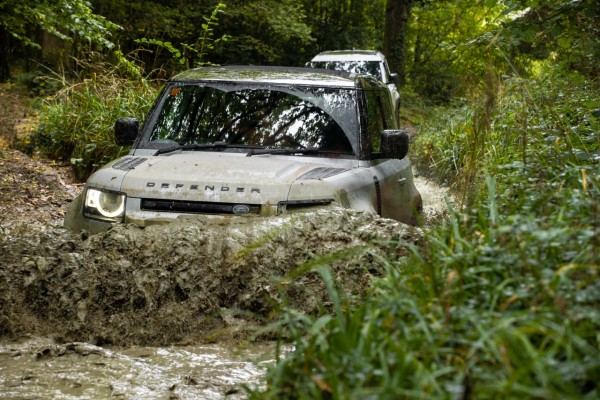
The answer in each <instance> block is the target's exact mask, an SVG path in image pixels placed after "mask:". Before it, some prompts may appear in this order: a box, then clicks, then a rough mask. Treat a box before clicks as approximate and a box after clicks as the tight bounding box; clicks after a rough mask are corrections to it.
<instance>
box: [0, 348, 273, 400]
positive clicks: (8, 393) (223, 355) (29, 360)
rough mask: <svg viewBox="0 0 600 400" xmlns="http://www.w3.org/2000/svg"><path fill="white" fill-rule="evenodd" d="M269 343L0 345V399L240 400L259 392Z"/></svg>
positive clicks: (268, 359) (269, 356) (270, 352)
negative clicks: (228, 345)
mask: <svg viewBox="0 0 600 400" xmlns="http://www.w3.org/2000/svg"><path fill="white" fill-rule="evenodd" d="M272 357H273V349H272V346H271V345H268V344H253V345H252V346H251V347H250V348H245V349H241V350H240V349H238V350H236V351H231V350H227V349H225V348H224V347H222V346H218V345H203V346H184V347H136V346H133V347H125V348H119V347H111V348H103V347H98V346H94V345H91V344H87V343H77V342H75V343H68V344H62V345H59V344H56V343H55V342H53V341H51V340H49V339H35V340H27V341H20V342H18V343H11V344H6V343H5V344H3V345H0V398H2V399H9V398H12V399H17V398H18V399H24V398H27V399H49V398H53V399H105V398H125V399H221V398H228V399H239V398H244V397H245V396H246V393H247V392H246V391H245V389H244V387H245V386H247V387H250V388H253V387H256V386H260V384H261V378H262V376H263V375H264V371H265V368H266V365H267V364H268V363H270V362H271V361H270V360H271V358H272Z"/></svg>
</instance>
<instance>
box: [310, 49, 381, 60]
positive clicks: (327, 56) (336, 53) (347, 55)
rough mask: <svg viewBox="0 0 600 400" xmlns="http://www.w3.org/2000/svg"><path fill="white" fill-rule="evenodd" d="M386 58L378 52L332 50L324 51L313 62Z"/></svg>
mask: <svg viewBox="0 0 600 400" xmlns="http://www.w3.org/2000/svg"><path fill="white" fill-rule="evenodd" d="M383 60H385V56H384V55H383V54H382V53H381V52H379V51H377V50H331V51H324V52H321V53H319V54H317V55H316V56H314V57H313V58H312V60H311V61H383Z"/></svg>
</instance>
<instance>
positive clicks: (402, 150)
mask: <svg viewBox="0 0 600 400" xmlns="http://www.w3.org/2000/svg"><path fill="white" fill-rule="evenodd" d="M408 142H409V137H408V133H406V131H404V130H399V129H385V130H384V131H383V132H382V134H381V153H382V155H383V157H384V158H397V159H399V160H401V159H403V158H404V157H406V155H407V154H408Z"/></svg>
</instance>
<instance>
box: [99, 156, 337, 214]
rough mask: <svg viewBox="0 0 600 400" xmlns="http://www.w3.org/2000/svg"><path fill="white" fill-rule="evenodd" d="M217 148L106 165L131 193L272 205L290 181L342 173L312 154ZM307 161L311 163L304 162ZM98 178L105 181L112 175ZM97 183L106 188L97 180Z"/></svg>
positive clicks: (283, 197)
mask: <svg viewBox="0 0 600 400" xmlns="http://www.w3.org/2000/svg"><path fill="white" fill-rule="evenodd" d="M298 159H299V157H288V156H272V155H259V156H252V157H246V156H245V154H238V153H221V152H182V153H175V154H169V155H160V156H147V157H138V156H127V157H123V158H121V159H119V160H116V161H115V162H114V163H111V165H109V166H108V168H109V169H110V170H112V171H111V172H114V173H115V175H116V174H119V173H123V175H122V176H123V178H122V181H121V184H120V188H119V189H118V190H120V191H123V192H125V193H127V195H128V196H130V197H140V198H152V199H158V198H160V199H173V200H189V201H205V202H223V203H237V202H244V203H253V204H267V203H271V204H276V203H277V202H280V201H284V200H287V199H288V196H289V192H290V187H291V186H292V184H294V182H295V181H298V180H300V181H302V180H308V181H319V180H320V179H321V178H326V177H330V176H332V175H335V174H337V173H342V172H345V171H346V170H347V169H348V167H349V164H348V163H349V161H348V160H340V164H341V165H340V167H337V166H336V167H332V166H331V164H330V165H326V164H322V163H319V162H318V159H316V158H310V157H303V159H305V160H307V161H306V162H303V161H299V160H298ZM309 160H310V161H309ZM107 172H109V171H105V172H104V173H103V174H102V176H104V177H105V178H104V179H109V177H110V175H111V173H107ZM98 186H105V185H103V184H101V183H98ZM322 190H323V193H319V192H318V191H317V192H315V193H313V196H315V198H323V197H331V195H332V193H327V191H329V192H331V188H329V189H328V188H326V187H323V189H322Z"/></svg>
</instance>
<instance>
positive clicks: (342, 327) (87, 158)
mask: <svg viewBox="0 0 600 400" xmlns="http://www.w3.org/2000/svg"><path fill="white" fill-rule="evenodd" d="M64 2H65V4H79V5H80V6H81V4H82V3H83V2H82V1H80V0H64ZM398 2H399V3H402V5H404V6H406V8H405V9H407V10H410V15H409V16H408V25H407V28H406V31H405V33H404V34H405V37H404V38H403V39H402V40H401V41H400V42H399V43H404V46H405V47H404V48H402V49H396V50H399V53H398V54H401V55H403V63H404V66H403V68H404V69H405V78H406V83H405V85H404V86H403V87H402V93H403V110H402V113H403V115H402V117H403V118H404V120H405V122H406V123H407V124H408V123H410V124H413V125H414V126H415V127H416V128H417V132H418V135H417V138H416V139H415V141H414V142H413V146H412V159H413V161H414V162H415V163H416V164H417V166H418V168H419V170H420V172H421V173H424V174H427V175H429V176H431V177H432V178H434V179H436V180H437V181H438V182H443V183H446V184H448V185H449V186H451V187H452V191H453V194H454V196H455V199H456V201H454V202H453V203H452V209H453V212H452V215H451V217H450V218H449V220H448V221H440V223H439V224H438V225H437V226H434V227H432V228H427V231H426V236H427V240H426V245H425V246H424V247H422V248H415V249H414V252H413V254H412V256H411V257H409V258H407V259H389V260H387V264H388V271H387V274H386V275H385V276H382V277H381V279H380V280H378V281H377V282H376V283H375V285H374V286H373V288H372V290H371V291H370V292H369V296H368V297H367V298H366V299H364V300H363V301H362V302H356V301H355V300H356V299H350V298H347V297H346V295H345V294H344V293H342V292H340V291H339V290H338V289H337V288H336V282H335V280H334V279H333V278H332V277H331V276H330V275H329V273H328V270H327V266H326V263H324V265H321V266H319V267H317V268H316V271H318V272H319V273H320V274H321V276H322V278H323V279H324V280H325V282H326V283H327V284H328V286H329V288H330V296H331V303H332V305H333V307H332V309H333V313H332V312H331V310H330V309H328V310H323V312H322V313H321V314H319V315H304V314H301V313H299V312H297V311H296V310H293V309H289V308H286V306H285V305H282V312H281V314H280V315H279V316H277V318H276V322H275V323H274V324H273V325H272V326H270V327H269V329H271V330H272V331H274V332H276V333H277V334H279V335H280V337H281V340H282V344H292V345H293V350H292V351H291V352H288V353H285V355H284V354H282V355H281V359H280V360H279V362H278V363H277V364H276V365H275V366H274V367H273V368H272V369H271V371H270V372H269V374H268V386H267V388H266V389H264V390H262V391H257V392H253V393H251V397H252V398H257V399H258V398H277V399H279V398H336V399H346V398H360V399H362V398H373V399H380V398H390V399H396V398H463V399H470V398H478V399H479V398H507V399H509V398H510V399H512V398H536V399H554V398H581V399H592V398H598V397H600V388H599V387H598V382H600V343H599V341H600V339H599V336H598V331H599V330H600V280H599V279H598V278H599V277H598V273H599V271H598V255H599V245H600V243H599V237H600V228H599V224H600V213H599V204H600V202H599V199H600V186H599V176H600V67H599V66H600V39H599V38H600V15H599V12H600V11H599V10H598V3H597V1H594V0H580V1H567V0H545V1H539V0H506V1H488V0H485V1H484V0H481V1H467V0H456V1H431V0H420V1H411V0H406V1H400V0H388V1H387V2H386V1H383V0H378V1H374V2H357V1H347V0H346V1H342V0H330V1H318V2H315V1H309V0H284V1H275V0H272V1H271V0H269V1H230V2H227V6H226V7H222V6H219V7H217V6H218V3H216V2H209V1H197V2H188V1H180V2H177V5H176V6H171V5H169V3H170V2H167V1H159V0H145V1H140V2H126V1H123V0H96V1H94V6H95V8H94V10H96V12H98V13H99V15H102V16H103V17H102V18H98V19H95V18H91V19H88V20H89V21H96V22H94V23H93V24H92V22H90V24H92V25H93V26H100V25H101V27H102V29H95V30H91V31H88V32H87V33H86V32H83V33H76V35H77V38H81V37H84V38H88V39H87V40H86V41H83V42H85V43H86V46H82V45H81V44H82V41H81V40H71V41H70V43H71V44H70V45H69V46H72V47H69V46H66V47H64V48H63V50H65V51H68V50H69V48H71V49H76V51H72V52H71V55H72V56H74V58H73V59H68V60H67V59H66V58H65V57H62V58H60V57H59V58H58V59H57V58H56V57H55V56H56V52H55V53H52V54H50V53H44V52H42V53H35V50H18V51H17V50H15V54H16V55H17V56H18V57H17V58H15V62H14V63H13V64H12V67H13V68H15V67H19V68H23V69H28V66H27V65H26V63H24V62H23V60H24V59H25V57H26V56H27V57H29V56H32V55H33V56H36V57H38V58H39V60H40V61H41V62H43V63H44V64H46V65H47V66H48V67H49V68H50V69H53V70H55V71H61V73H57V75H54V76H59V77H60V79H58V80H56V79H54V80H49V79H47V78H44V79H41V78H40V77H39V75H45V74H47V72H45V71H47V70H45V69H43V70H39V72H36V71H35V69H34V68H29V71H28V74H27V75H26V76H27V77H29V78H28V82H29V83H30V87H31V88H34V89H35V90H37V93H40V85H42V84H46V85H47V86H44V87H45V88H48V87H51V86H52V87H57V88H61V87H64V88H63V89H61V90H59V91H58V92H56V94H55V95H54V96H51V97H47V98H44V101H43V107H41V109H40V124H39V128H38V134H37V135H36V136H35V137H34V139H33V141H32V143H31V144H30V145H32V146H37V148H38V149H40V150H42V151H43V152H45V153H46V154H49V155H51V156H52V157H56V158H60V159H65V160H71V162H72V163H73V165H74V166H75V167H76V168H77V170H78V171H79V174H80V175H79V176H80V178H82V179H83V178H85V176H87V174H89V173H90V172H91V171H92V170H93V169H94V168H95V167H96V166H97V165H99V164H102V163H103V162H104V161H105V160H107V159H109V158H113V157H114V156H116V155H117V154H120V153H121V152H123V151H126V149H122V148H118V147H116V146H115V145H114V144H113V142H112V137H111V135H112V124H113V123H114V120H115V118H116V117H118V116H137V117H140V118H141V116H142V115H144V113H145V111H146V110H147V108H148V107H149V104H150V101H151V100H152V99H153V97H154V93H155V92H156V89H157V87H158V86H159V85H160V80H158V81H150V78H149V77H152V79H161V78H164V77H166V76H169V75H170V74H172V73H173V72H174V71H176V70H177V69H180V68H183V67H187V66H195V65H199V64H202V63H206V62H212V63H222V64H234V63H235V64H247V63H254V64H283V65H302V64H303V63H304V62H305V61H306V60H307V59H309V58H310V57H311V56H312V55H313V54H315V53H317V52H318V51H321V50H329V49H339V48H352V47H356V48H359V47H361V48H383V43H384V37H383V32H384V20H385V14H386V5H388V6H389V5H390V4H392V3H394V4H396V3H398ZM13 3H14V1H12V0H0V11H1V12H2V13H7V12H8V11H7V10H10V8H9V6H11V5H14V4H13ZM22 3H23V4H26V5H28V4H29V3H31V5H32V7H29V8H27V7H25V8H18V9H19V10H20V12H21V14H22V15H25V16H28V17H27V18H33V17H31V15H30V14H29V13H31V12H34V11H35V12H34V15H37V14H35V13H36V12H42V11H43V10H42V11H39V10H40V9H39V7H38V6H39V5H40V4H45V5H46V6H48V7H50V4H53V3H51V2H48V4H46V2H31V1H30V2H28V1H25V2H22ZM367 3H368V4H367ZM34 6H35V7H34ZM49 10H50V11H48V12H49V13H50V12H52V13H54V14H51V15H55V18H54V20H55V21H58V22H60V21H62V19H61V18H62V17H60V15H61V14H60V13H59V14H56V13H57V12H58V11H57V10H56V9H54V8H50V9H49ZM77 10H83V9H82V8H78V9H77ZM215 10H219V11H218V12H217V13H215ZM44 12H46V11H44ZM86 15H88V14H86ZM17 16H18V15H17ZM211 16H212V17H211ZM13 17H16V16H13ZM104 18H106V20H105V19H104ZM11 21H13V19H4V20H3V22H2V23H0V28H1V29H0V39H2V33H3V32H12V33H13V36H12V37H13V39H11V40H13V41H14V40H16V39H19V40H21V41H23V42H25V43H26V44H27V43H28V42H27V40H29V39H22V38H25V37H28V36H26V35H27V31H26V29H27V25H24V24H16V25H14V24H13V25H11ZM106 21H112V23H115V24H118V25H119V26H120V27H121V29H119V30H115V29H113V30H112V34H111V35H109V36H104V32H108V31H106V30H104V28H106V29H112V28H114V27H115V26H116V25H111V24H112V23H111V24H109V23H108V22H106ZM199 21H200V22H199ZM105 22H106V25H104V23H105ZM94 24H96V25H94ZM97 24H100V25H97ZM69 26H70V25H69ZM69 26H63V27H62V28H64V29H62V30H60V29H59V31H60V32H72V30H70V28H69ZM83 26H88V25H83ZM111 27H112V28H111ZM41 28H42V29H45V26H44V25H41ZM14 32H16V33H17V35H14ZM63 34H64V33H63ZM225 35H226V36H225ZM15 38H16V39H15ZM100 38H103V39H104V40H100ZM223 38H225V39H226V40H223ZM30 41H32V40H30ZM32 42H33V41H32ZM13 44H14V42H13ZM112 44H115V46H112ZM110 47H112V48H113V49H114V48H120V51H118V52H115V51H114V50H109V48H110ZM31 52H33V53H31ZM125 55H127V56H125ZM46 56H48V57H47V58H46ZM19 57H22V58H19ZM82 59H86V60H88V59H89V60H91V61H92V64H94V65H96V66H95V68H93V69H90V68H89V63H82V62H81V61H82ZM19 60H21V62H19ZM99 60H102V61H103V62H108V63H109V64H108V65H116V67H115V68H112V67H106V64H102V65H104V66H103V67H101V68H98V66H97V65H98V62H99ZM22 76H23V75H22ZM49 82H53V85H48V83H49ZM56 83H58V84H56ZM155 83H156V84H155ZM356 304H360V305H359V306H356Z"/></svg>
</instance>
